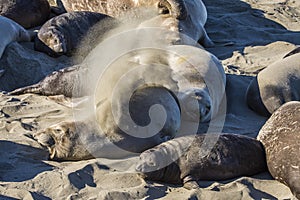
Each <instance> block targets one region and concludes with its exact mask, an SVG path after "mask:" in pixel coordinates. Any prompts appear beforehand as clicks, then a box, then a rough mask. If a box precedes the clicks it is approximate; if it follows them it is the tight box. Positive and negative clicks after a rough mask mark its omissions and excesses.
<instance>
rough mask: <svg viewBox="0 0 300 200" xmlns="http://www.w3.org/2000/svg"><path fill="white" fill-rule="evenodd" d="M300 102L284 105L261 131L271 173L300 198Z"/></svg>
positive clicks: (260, 136) (258, 137)
mask: <svg viewBox="0 0 300 200" xmlns="http://www.w3.org/2000/svg"><path fill="white" fill-rule="evenodd" d="M299 116H300V102H296V101H292V102H288V103H286V104H284V105H283V106H281V107H280V108H279V109H278V110H277V111H275V112H274V113H273V114H272V116H271V117H270V118H269V119H268V121H267V122H266V123H265V125H264V126H263V127H262V129H261V130H260V131H259V134H258V136H257V139H258V140H259V141H261V142H262V144H263V146H264V148H265V151H266V158H267V165H268V169H269V171H270V173H271V175H272V176H273V177H274V178H275V179H276V180H278V181H280V182H282V183H284V184H285V185H287V186H288V187H289V188H290V189H291V191H292V193H293V194H294V195H295V196H296V197H297V198H298V199H300V181H299V180H300V158H299V155H300V126H299V124H300V117H299Z"/></svg>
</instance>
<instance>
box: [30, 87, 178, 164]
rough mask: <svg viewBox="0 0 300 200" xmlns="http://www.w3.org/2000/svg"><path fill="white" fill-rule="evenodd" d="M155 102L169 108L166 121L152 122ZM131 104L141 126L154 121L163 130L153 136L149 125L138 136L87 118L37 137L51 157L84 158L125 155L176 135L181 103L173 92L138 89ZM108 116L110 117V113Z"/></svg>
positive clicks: (55, 127) (39, 133) (123, 156)
mask: <svg viewBox="0 0 300 200" xmlns="http://www.w3.org/2000/svg"><path fill="white" fill-rule="evenodd" d="M155 104H160V105H162V106H163V107H164V109H165V112H166V113H165V114H166V119H165V123H164V124H162V123H163V122H164V121H163V120H162V121H159V122H158V121H156V120H155V119H154V124H153V122H152V119H153V117H155V116H153V115H152V114H153V112H151V106H152V105H155ZM129 106H130V108H129V109H130V116H131V117H132V119H133V120H134V121H135V123H136V124H137V126H147V125H148V124H149V123H152V124H153V125H154V126H158V127H162V129H160V130H159V131H158V132H156V134H155V135H152V132H153V128H154V129H155V127H153V126H149V127H146V128H145V129H144V131H143V132H142V131H140V132H138V134H139V135H138V136H139V137H138V136H137V137H134V136H132V135H130V133H128V132H125V131H123V130H121V129H120V128H118V127H116V125H115V122H113V121H109V122H110V124H107V126H110V127H111V128H110V129H104V128H103V126H104V125H103V124H101V123H100V126H99V124H96V120H90V119H87V120H83V121H75V122H61V123H59V124H56V125H53V126H51V127H49V128H47V129H45V130H42V131H40V132H38V133H36V134H35V135H34V136H33V137H34V138H35V139H36V140H37V141H38V142H39V143H40V144H42V145H43V146H45V147H47V148H48V150H49V154H50V159H53V160H82V159H88V158H91V157H104V158H125V157H128V156H129V155H134V154H136V153H141V152H143V151H145V150H146V149H149V148H152V147H154V146H155V145H158V144H160V143H162V142H164V141H167V140H169V139H171V138H173V137H174V136H175V134H176V132H177V131H178V129H179V126H180V110H179V107H178V104H177V102H176V100H175V99H174V97H173V95H172V94H171V93H170V92H169V91H168V90H166V89H164V88H158V87H148V88H140V89H138V90H137V91H136V92H135V93H134V94H133V95H132V97H131V100H130V105H129ZM148 112H149V113H148ZM158 113H160V112H158ZM154 114H155V112H154ZM105 116H109V113H107V114H106V115H105ZM156 123H158V124H156ZM112 126H115V127H112ZM99 127H100V128H101V129H99ZM100 130H101V131H100Z"/></svg>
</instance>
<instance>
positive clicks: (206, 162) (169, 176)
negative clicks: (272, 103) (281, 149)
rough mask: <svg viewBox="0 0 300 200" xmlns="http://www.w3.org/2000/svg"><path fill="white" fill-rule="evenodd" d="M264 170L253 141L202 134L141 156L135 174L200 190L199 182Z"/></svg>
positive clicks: (262, 158)
mask: <svg viewBox="0 0 300 200" xmlns="http://www.w3.org/2000/svg"><path fill="white" fill-rule="evenodd" d="M264 170H266V161H265V153H264V149H263V146H262V145H261V143H260V142H259V141H257V140H255V139H252V138H249V137H246V136H241V135H235V134H201V135H195V136H184V137H179V138H176V139H173V140H170V141H167V142H164V143H162V144H160V145H158V146H156V147H154V148H152V149H148V150H146V151H145V152H143V153H142V154H141V155H140V160H139V162H138V163H137V165H136V171H138V172H141V173H142V174H143V175H144V176H145V178H146V179H148V180H155V181H163V182H167V183H173V184H181V183H183V184H184V187H185V188H187V189H193V188H199V185H198V183H197V181H198V180H213V181H217V180H226V179H231V178H234V177H238V176H251V175H254V174H257V173H259V172H262V171H264Z"/></svg>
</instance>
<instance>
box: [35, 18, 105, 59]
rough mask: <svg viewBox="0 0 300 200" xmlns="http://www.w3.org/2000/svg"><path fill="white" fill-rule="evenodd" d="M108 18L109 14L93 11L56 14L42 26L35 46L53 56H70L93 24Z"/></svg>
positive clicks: (36, 48)
mask: <svg viewBox="0 0 300 200" xmlns="http://www.w3.org/2000/svg"><path fill="white" fill-rule="evenodd" d="M108 18H110V17H108V16H107V15H103V14H100V13H93V12H71V13H64V14H62V15H59V16H56V17H54V18H52V19H50V20H49V21H47V22H46V23H45V24H44V25H43V26H42V27H41V29H40V30H39V32H38V37H37V38H36V40H35V43H34V48H35V50H37V51H41V52H44V53H47V54H48V55H50V56H53V57H56V56H60V55H63V54H65V55H68V56H70V55H72V53H74V52H75V51H76V50H77V49H76V48H78V47H79V45H80V44H81V40H82V39H83V38H84V36H85V35H87V34H88V32H89V31H90V30H91V29H92V27H93V26H94V25H95V24H97V23H98V22H99V21H101V20H104V19H108ZM103 28H105V27H103ZM86 45H87V46H89V44H86Z"/></svg>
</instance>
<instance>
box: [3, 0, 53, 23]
mask: <svg viewBox="0 0 300 200" xmlns="http://www.w3.org/2000/svg"><path fill="white" fill-rule="evenodd" d="M0 15H2V16H5V17H7V18H10V19H12V20H14V21H15V22H17V23H18V24H20V25H21V26H23V27H24V28H32V27H36V26H40V25H41V24H43V23H44V22H45V21H47V20H48V18H49V15H50V5H49V3H48V1H47V0H22V1H16V0H15V1H10V0H0Z"/></svg>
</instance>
